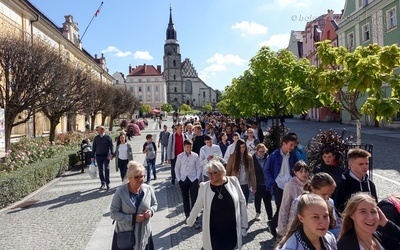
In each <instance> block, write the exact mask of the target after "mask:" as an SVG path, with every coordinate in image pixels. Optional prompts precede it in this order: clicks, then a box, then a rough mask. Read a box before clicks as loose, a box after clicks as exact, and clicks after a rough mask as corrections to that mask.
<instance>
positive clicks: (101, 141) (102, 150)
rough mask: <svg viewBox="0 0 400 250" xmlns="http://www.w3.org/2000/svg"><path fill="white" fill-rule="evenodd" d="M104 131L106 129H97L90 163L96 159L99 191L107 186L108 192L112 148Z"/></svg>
mask: <svg viewBox="0 0 400 250" xmlns="http://www.w3.org/2000/svg"><path fill="white" fill-rule="evenodd" d="M105 131H106V129H105V128H104V127H103V126H98V127H97V133H98V135H96V136H95V137H94V140H93V150H92V158H91V161H92V162H93V161H94V160H95V159H96V162H97V167H98V168H99V176H100V181H101V186H100V189H103V188H104V186H107V190H108V189H110V160H112V158H113V152H114V150H113V147H114V146H113V142H112V139H111V137H110V136H109V135H107V134H106V133H105ZM103 169H104V173H103Z"/></svg>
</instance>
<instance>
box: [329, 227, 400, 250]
mask: <svg viewBox="0 0 400 250" xmlns="http://www.w3.org/2000/svg"><path fill="white" fill-rule="evenodd" d="M382 229H383V230H382V234H381V233H378V232H375V233H374V234H373V237H374V238H375V239H377V240H378V241H379V243H381V245H382V246H383V247H384V248H385V249H387V250H389V249H390V250H399V249H400V247H399V241H400V228H399V227H397V226H396V225H395V224H394V223H393V222H391V221H388V223H387V224H386V226H385V227H383V228H382ZM337 249H338V250H348V249H351V250H360V245H359V242H358V238H357V235H356V231H355V230H354V228H352V229H351V230H350V231H348V232H347V233H346V234H345V235H343V236H342V237H341V238H340V239H339V240H338V242H337Z"/></svg>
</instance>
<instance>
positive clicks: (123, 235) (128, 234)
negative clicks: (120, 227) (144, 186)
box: [117, 191, 144, 249]
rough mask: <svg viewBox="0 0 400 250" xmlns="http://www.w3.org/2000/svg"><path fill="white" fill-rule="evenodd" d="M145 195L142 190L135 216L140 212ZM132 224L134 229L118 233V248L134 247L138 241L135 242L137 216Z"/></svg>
mask: <svg viewBox="0 0 400 250" xmlns="http://www.w3.org/2000/svg"><path fill="white" fill-rule="evenodd" d="M143 195H144V193H143V191H142V192H141V193H140V195H139V197H138V199H139V201H138V202H137V206H136V212H135V216H136V214H137V212H138V209H139V205H140V203H141V202H142V198H143ZM132 224H133V229H132V231H125V232H119V233H117V246H118V249H133V247H134V246H135V243H136V242H135V225H136V219H135V218H134V219H133V221H132Z"/></svg>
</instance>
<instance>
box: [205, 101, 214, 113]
mask: <svg viewBox="0 0 400 250" xmlns="http://www.w3.org/2000/svg"><path fill="white" fill-rule="evenodd" d="M203 110H204V111H205V112H211V111H212V110H213V106H212V105H211V103H209V102H208V103H207V104H206V105H204V106H203Z"/></svg>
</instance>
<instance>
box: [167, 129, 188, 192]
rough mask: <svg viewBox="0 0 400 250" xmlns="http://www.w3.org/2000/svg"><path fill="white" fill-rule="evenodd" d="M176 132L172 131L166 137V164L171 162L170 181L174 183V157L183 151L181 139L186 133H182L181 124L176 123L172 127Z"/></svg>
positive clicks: (183, 138) (184, 137)
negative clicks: (167, 137)
mask: <svg viewBox="0 0 400 250" xmlns="http://www.w3.org/2000/svg"><path fill="white" fill-rule="evenodd" d="M174 128H175V129H176V132H175V133H173V134H172V135H171V136H170V137H169V139H168V149H167V155H168V164H171V178H172V179H171V183H172V185H175V179H176V177H175V163H176V157H177V156H178V155H179V154H180V153H182V152H183V141H184V140H185V139H186V135H185V134H183V133H182V129H183V124H182V123H180V122H179V123H178V124H176V125H175V127H174Z"/></svg>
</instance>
